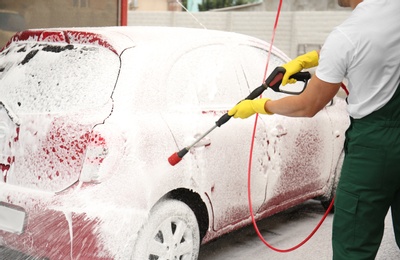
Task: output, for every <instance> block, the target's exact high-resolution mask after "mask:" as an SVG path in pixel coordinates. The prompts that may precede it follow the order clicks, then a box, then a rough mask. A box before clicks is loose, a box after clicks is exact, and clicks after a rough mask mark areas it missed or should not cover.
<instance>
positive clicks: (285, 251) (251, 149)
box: [247, 0, 334, 253]
mask: <svg viewBox="0 0 400 260" xmlns="http://www.w3.org/2000/svg"><path fill="white" fill-rule="evenodd" d="M281 7H282V0H280V2H279V6H278V11H277V14H276V19H275V24H274V29H273V33H272V39H271V43H270V48H269V52H268V57H267V64H266V66H265V72H264V79H263V82H264V81H265V78H266V75H267V70H268V64H269V60H270V55H271V51H272V46H273V43H274V39H275V32H276V28H277V26H278V21H279V15H280V12H281ZM257 121H258V114H256V118H255V121H254V128H253V134H252V140H251V146H250V155H249V165H248V177H247V187H248V189H247V195H248V200H249V210H250V216H251V220H252V222H253V226H254V230H255V231H256V233H257V235H258V237H259V238H260V240H261V241H262V242H263V243H264V244H265V245H266V246H267V247H269V248H270V249H272V250H274V251H277V252H280V253H287V252H291V251H294V250H296V249H298V248H299V247H301V246H302V245H304V244H305V243H306V242H307V241H308V240H309V239H310V238H311V237H312V236H313V235H314V234H315V232H317V230H318V229H319V227H320V226H321V225H322V223H323V222H324V220H325V219H326V217H327V216H328V214H329V212H330V211H331V209H332V206H333V203H334V201H333V200H332V202H331V204H330V205H329V207H328V209H327V211H326V212H325V214H324V216H323V217H322V219H321V220H320V221H319V223H318V225H317V226H316V227H315V228H314V230H313V231H312V232H311V233H310V234H309V235H308V236H307V237H306V238H305V239H304V240H303V241H302V242H300V243H299V244H298V245H296V246H294V247H291V248H288V249H278V248H275V247H273V246H271V245H270V244H268V242H267V241H265V239H264V237H263V236H262V234H261V233H260V231H259V229H258V226H257V223H256V220H255V217H254V212H253V203H252V200H251V167H252V161H253V150H254V137H255V134H256V129H257Z"/></svg>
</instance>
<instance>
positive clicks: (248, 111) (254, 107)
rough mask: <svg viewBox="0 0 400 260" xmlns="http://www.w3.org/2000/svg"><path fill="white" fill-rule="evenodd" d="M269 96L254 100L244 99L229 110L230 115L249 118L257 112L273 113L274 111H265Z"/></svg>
mask: <svg viewBox="0 0 400 260" xmlns="http://www.w3.org/2000/svg"><path fill="white" fill-rule="evenodd" d="M269 100H270V99H269V98H259V99H254V100H242V101H240V102H239V103H238V104H237V105H236V106H234V107H233V108H232V109H231V110H229V111H228V115H229V116H233V117H234V118H238V117H239V118H242V119H244V118H248V117H250V116H252V115H254V114H255V113H260V114H268V115H272V114H273V113H270V112H267V111H265V108H264V106H265V102H267V101H269Z"/></svg>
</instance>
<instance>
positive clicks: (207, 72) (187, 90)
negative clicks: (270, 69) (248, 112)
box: [167, 44, 243, 109]
mask: <svg viewBox="0 0 400 260" xmlns="http://www.w3.org/2000/svg"><path fill="white" fill-rule="evenodd" d="M237 64H238V63H237V59H236V54H235V53H233V52H232V49H231V48H230V47H228V46H226V45H222V44H215V45H208V46H202V47H200V48H197V49H194V50H192V51H190V52H187V53H185V54H184V55H182V56H181V57H180V58H179V59H178V60H177V61H176V62H175V63H174V65H173V66H172V69H171V72H170V74H169V79H168V88H169V91H168V93H167V99H168V100H167V102H168V104H169V106H175V105H177V104H179V105H189V106H190V105H199V106H201V107H202V108H203V109H204V108H208V107H210V108H215V107H216V106H223V107H225V108H226V107H229V106H232V104H234V102H235V101H237V100H239V99H241V98H242V97H243V91H242V86H241V84H240V81H239V79H238V77H240V76H241V75H240V74H241V72H239V71H238V70H237V68H238V66H237Z"/></svg>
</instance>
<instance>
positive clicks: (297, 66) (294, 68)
mask: <svg viewBox="0 0 400 260" xmlns="http://www.w3.org/2000/svg"><path fill="white" fill-rule="evenodd" d="M318 59H319V54H318V52H317V51H311V52H308V53H306V54H303V55H300V56H298V57H297V58H295V59H294V60H291V61H289V62H288V63H286V64H284V65H282V67H284V68H285V70H286V72H285V75H284V76H283V79H282V86H285V85H286V84H287V83H295V82H296V80H295V79H289V77H290V76H292V75H293V74H296V73H297V72H300V71H302V70H303V69H309V68H312V67H315V66H318Z"/></svg>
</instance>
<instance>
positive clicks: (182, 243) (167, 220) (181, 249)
mask: <svg viewBox="0 0 400 260" xmlns="http://www.w3.org/2000/svg"><path fill="white" fill-rule="evenodd" d="M199 248H200V232H199V225H198V223H197V219H196V216H195V215H194V213H193V211H192V210H191V209H190V208H189V206H187V205H186V204H185V203H183V202H181V201H177V200H165V201H162V202H160V203H158V204H156V205H155V206H154V208H153V209H152V210H151V212H150V215H149V219H148V222H147V223H146V224H145V225H144V226H143V228H142V230H141V231H140V232H139V234H138V237H137V240H136V245H135V249H134V254H133V258H132V259H133V260H137V259H143V260H158V259H160V260H161V259H170V260H195V259H197V257H198V254H199Z"/></svg>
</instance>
